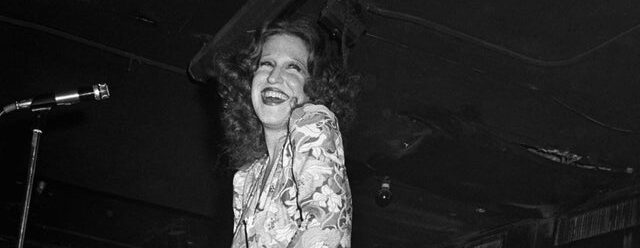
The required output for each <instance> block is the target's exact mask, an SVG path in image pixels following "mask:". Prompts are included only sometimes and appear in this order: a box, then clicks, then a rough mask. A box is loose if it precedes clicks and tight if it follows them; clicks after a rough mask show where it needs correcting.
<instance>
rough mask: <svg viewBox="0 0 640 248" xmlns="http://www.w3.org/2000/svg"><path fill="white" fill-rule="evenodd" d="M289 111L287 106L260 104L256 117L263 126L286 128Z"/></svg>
mask: <svg viewBox="0 0 640 248" xmlns="http://www.w3.org/2000/svg"><path fill="white" fill-rule="evenodd" d="M289 111H290V109H289V108H288V107H287V106H264V105H263V106H262V107H261V108H260V110H259V111H257V114H258V117H259V118H260V121H261V122H262V125H264V126H265V127H280V126H283V127H285V128H286V124H287V123H288V121H289Z"/></svg>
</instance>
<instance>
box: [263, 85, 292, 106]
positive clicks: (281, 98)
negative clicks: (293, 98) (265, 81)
mask: <svg viewBox="0 0 640 248" xmlns="http://www.w3.org/2000/svg"><path fill="white" fill-rule="evenodd" d="M260 93H261V96H262V102H263V103H264V104H266V105H277V104H281V103H283V102H285V101H287V100H289V96H288V95H287V94H285V93H284V92H282V91H281V90H279V89H276V88H273V87H267V88H264V89H263V90H262V92H260Z"/></svg>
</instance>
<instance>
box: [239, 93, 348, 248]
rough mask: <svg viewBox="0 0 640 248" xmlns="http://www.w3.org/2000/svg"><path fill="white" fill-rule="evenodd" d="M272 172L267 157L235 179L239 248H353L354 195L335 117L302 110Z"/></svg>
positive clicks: (313, 109)
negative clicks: (352, 198) (352, 219)
mask: <svg viewBox="0 0 640 248" xmlns="http://www.w3.org/2000/svg"><path fill="white" fill-rule="evenodd" d="M276 154H277V157H276V160H274V161H275V163H273V165H272V166H270V165H269V163H268V159H267V158H266V157H264V158H262V159H259V160H257V161H255V162H254V163H253V164H251V165H250V166H248V167H245V168H243V169H240V170H239V171H238V172H236V174H235V176H234V178H233V213H234V217H235V218H234V237H233V243H232V246H231V247H232V248H238V247H260V248H262V247H305V248H321V247H342V248H346V247H350V246H351V216H352V209H351V190H350V188H349V181H348V179H347V173H346V168H345V166H344V152H343V147H342V138H341V136H340V131H339V129H338V123H337V121H336V118H335V116H334V114H333V113H332V112H331V111H329V109H327V108H326V107H324V106H322V105H312V104H306V105H304V106H303V107H300V108H297V109H295V110H294V111H293V113H292V114H291V117H290V120H289V133H288V135H287V137H286V139H285V140H284V144H283V146H282V147H281V148H280V150H279V151H278V152H277V153H276Z"/></svg>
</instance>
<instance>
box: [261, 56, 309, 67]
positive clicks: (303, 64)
mask: <svg viewBox="0 0 640 248" xmlns="http://www.w3.org/2000/svg"><path fill="white" fill-rule="evenodd" d="M270 55H271V54H270V53H263V54H262V56H260V59H259V60H262V59H263V58H264V57H269V56H270ZM291 59H292V60H294V61H296V62H298V63H300V65H302V66H304V69H305V70H309V69H308V68H307V63H306V62H303V61H302V60H300V59H298V58H293V57H292V58H291Z"/></svg>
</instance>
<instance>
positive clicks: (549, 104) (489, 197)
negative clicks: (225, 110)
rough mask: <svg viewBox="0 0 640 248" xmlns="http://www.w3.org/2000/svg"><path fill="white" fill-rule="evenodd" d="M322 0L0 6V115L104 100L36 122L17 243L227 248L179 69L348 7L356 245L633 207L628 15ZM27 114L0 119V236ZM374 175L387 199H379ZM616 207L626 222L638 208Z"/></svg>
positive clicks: (531, 234)
mask: <svg viewBox="0 0 640 248" xmlns="http://www.w3.org/2000/svg"><path fill="white" fill-rule="evenodd" d="M336 2H338V3H345V2H343V1H293V0H289V1H247V2H243V1H197V0H191V1H161V2H159V1H146V0H136V1H127V2H109V1H100V0H82V1H80V0H79V1H67V2H59V1H45V0H40V1H4V2H3V3H1V4H0V16H1V19H2V20H1V22H0V32H1V33H2V35H1V37H2V38H1V39H0V45H1V47H2V53H1V54H2V58H3V59H2V60H1V61H2V67H1V68H2V70H0V104H1V105H3V106H4V105H5V104H8V103H11V102H12V101H16V100H21V99H26V98H29V97H33V96H35V95H38V94H40V93H47V92H56V91H60V90H65V89H73V88H76V87H80V86H89V85H92V84H97V83H108V85H109V88H110V91H111V98H110V99H108V100H105V101H100V102H89V103H82V104H77V105H73V106H68V107H60V108H56V109H54V110H53V111H52V112H51V113H50V114H49V115H48V117H47V124H46V126H45V128H44V134H43V139H42V143H41V147H40V148H41V149H40V157H39V161H38V171H37V173H38V175H37V180H36V183H39V182H45V183H46V186H45V187H44V188H43V189H44V190H40V191H38V192H36V194H35V195H34V203H33V204H34V206H33V209H32V216H31V221H32V222H30V229H29V230H30V232H29V233H28V237H30V242H31V243H29V244H30V245H32V246H35V247H37V246H40V247H43V246H44V247H101V246H102V247H122V246H124V247H184V246H191V247H225V246H228V245H227V244H228V242H229V240H230V238H231V235H232V234H231V219H232V213H231V199H230V196H231V181H230V180H231V175H232V171H228V170H217V169H216V168H218V166H216V165H217V164H221V163H222V164H223V163H225V160H224V157H221V156H220V153H219V147H218V145H219V142H220V132H221V130H220V129H219V127H218V119H219V117H218V114H217V113H218V110H217V99H216V96H215V93H214V92H213V91H212V89H213V88H215V81H209V82H208V83H204V82H198V81H199V80H201V79H203V78H206V73H204V74H197V75H191V76H192V77H191V78H190V76H189V75H188V73H187V68H188V66H189V63H190V62H192V61H191V60H192V58H194V56H195V55H196V54H198V52H199V51H201V52H202V54H205V56H204V57H203V58H205V59H204V60H194V61H193V62H192V65H193V66H194V67H192V68H196V69H197V68H200V67H199V66H205V67H206V58H207V56H206V55H207V54H210V53H211V51H213V48H214V47H215V46H217V45H220V44H228V43H230V42H235V41H237V40H238V39H239V38H238V37H241V36H242V34H246V33H247V31H249V30H251V29H253V28H254V27H256V26H257V25H258V24H259V23H261V22H262V21H264V20H266V19H269V18H273V17H275V16H278V15H296V16H300V15H303V16H309V17H312V18H319V19H321V20H323V21H324V24H325V25H327V23H334V24H335V23H338V24H337V26H335V27H338V28H343V27H344V26H341V25H342V22H344V19H341V18H339V17H338V18H335V17H332V14H331V13H333V14H336V13H338V14H337V15H338V16H339V13H345V12H343V11H347V12H349V13H353V15H354V16H355V18H356V19H357V22H358V23H360V24H362V26H363V27H364V29H365V30H366V32H364V33H360V32H352V33H349V35H352V36H353V37H354V42H353V43H354V45H353V46H350V47H345V49H344V50H343V51H344V52H345V55H348V64H349V65H350V68H351V69H353V70H354V71H356V72H358V73H359V75H360V77H361V84H362V92H361V96H360V98H359V100H358V107H359V113H358V121H357V123H356V124H355V125H354V128H353V129H352V130H350V131H348V132H345V133H344V135H345V142H346V149H347V150H346V152H347V160H348V161H347V162H348V163H347V164H348V165H347V167H348V170H349V172H348V173H349V178H350V180H351V187H352V190H353V193H354V206H355V212H354V225H355V226H354V233H353V243H354V247H450V246H451V247H476V246H475V245H482V244H483V242H490V241H491V240H500V243H501V244H502V245H503V246H504V247H551V246H553V244H554V242H555V239H556V236H557V235H558V233H559V232H560V231H559V230H560V229H561V228H559V227H562V228H564V227H563V225H562V224H561V223H565V222H566V220H569V219H571V218H573V217H576V216H581V214H587V215H588V214H589V213H591V212H590V211H593V210H597V209H603V208H607V207H611V206H617V205H615V204H619V203H621V202H622V203H625V202H632V203H633V202H634V201H636V200H637V195H638V190H637V187H636V186H637V176H636V175H637V171H638V169H639V168H638V164H639V163H640V156H639V155H638V154H639V153H638V147H639V145H640V139H639V138H638V130H640V100H638V99H639V98H638V96H637V94H638V92H639V87H638V79H640V74H639V72H640V70H638V62H640V53H639V51H640V36H639V34H638V32H637V30H636V29H637V28H638V25H639V23H640V4H638V3H636V2H635V1H608V2H602V1H595V0H594V1H589V0H587V1H580V2H577V1H517V2H514V1H506V0H505V1H493V2H464V1H436V0H434V1H420V0H416V1H376V0H372V1H349V5H347V6H350V7H351V8H352V9H347V10H345V9H344V8H343V7H344V6H343V5H340V4H338V5H335V3H336ZM242 6H244V7H242ZM336 6H338V7H336ZM327 13H329V14H327ZM234 16H235V17H234ZM232 17H233V18H232ZM320 17H321V18H320ZM327 20H330V21H335V22H327ZM336 20H337V21H336ZM351 28H352V29H353V30H355V26H351ZM60 32H63V33H60ZM216 34H217V35H216ZM337 37H340V36H337ZM335 42H339V41H338V40H336V41H335ZM205 44H207V45H206V46H204V45H205ZM203 46H204V49H203V50H200V49H201V48H202V47H203ZM192 72H196V73H197V70H192ZM194 76H195V78H193V77H194ZM203 81H204V80H203ZM33 117H34V114H32V113H30V112H28V111H16V112H12V113H10V114H7V115H3V116H2V117H0V165H1V167H0V168H1V173H0V182H1V183H2V186H1V187H2V188H3V189H6V190H5V192H7V193H3V194H5V195H4V197H2V199H3V205H2V207H3V210H4V211H3V212H4V213H5V215H4V216H3V219H2V220H1V222H2V223H4V225H3V226H2V236H1V237H0V241H3V242H4V241H6V242H7V243H10V242H12V241H14V240H15V236H16V234H17V224H18V220H19V216H20V214H19V211H20V207H21V205H20V204H21V201H22V197H23V193H24V188H23V187H24V185H25V179H26V168H27V162H28V152H29V143H30V137H31V130H30V129H31V126H32V125H33ZM531 149H546V150H547V151H557V152H558V153H562V152H567V153H569V154H576V155H579V156H581V159H580V160H579V161H578V163H560V162H555V161H552V160H550V159H547V158H544V157H543V156H540V155H539V154H538V155H537V154H535V153H532V152H531ZM385 176H388V177H389V178H390V179H391V182H392V183H391V185H392V186H391V187H392V192H393V199H392V201H391V204H390V205H388V206H386V207H381V206H379V205H377V204H376V203H375V201H374V199H375V198H376V195H377V192H378V190H379V188H380V183H381V181H382V179H383V178H384V177H385ZM629 204H631V203H629ZM634 204H635V203H634ZM629 206H634V207H630V208H629V209H630V210H628V211H627V210H625V211H627V212H624V213H625V214H627V215H628V216H640V213H638V211H640V208H639V207H638V205H629ZM614 212H615V211H614ZM627 215H624V214H621V216H627ZM609 217H611V218H609ZM613 217H615V216H614V214H612V215H611V216H608V218H609V219H611V220H613V219H614V218H613ZM603 218H604V217H603ZM620 218H622V217H620ZM629 218H631V217H629ZM634 218H635V217H634ZM563 221H565V222H563ZM638 223H640V220H638V219H637V218H636V219H629V222H627V224H625V225H623V226H622V227H621V228H619V229H606V228H605V229H602V227H601V226H600V227H599V226H598V225H596V224H593V225H591V224H584V225H585V226H587V227H585V228H586V229H585V230H592V233H596V234H593V235H586V236H580V237H579V238H577V239H576V240H577V242H573V241H569V242H568V244H564V246H566V247H592V246H587V245H588V244H589V243H591V244H593V242H596V241H597V242H600V243H609V244H613V243H615V244H616V246H618V247H627V246H624V242H623V240H632V241H633V242H636V243H637V235H638V234H637V227H636V226H637V224H638ZM569 226H570V225H569ZM567 228H568V229H569V230H573V229H571V228H574V227H567ZM598 228H600V229H598ZM603 230H604V231H603ZM607 233H608V234H607ZM633 233H636V234H635V237H636V238H635V239H634V236H633V235H631V234H633ZM605 234H607V235H605ZM629 235H631V236H629ZM594 237H595V239H597V240H596V241H594ZM598 238H600V239H598ZM591 241H593V242H591ZM496 242H498V241H496ZM597 242H596V243H597ZM629 242H631V241H629ZM633 242H632V243H633ZM634 244H635V243H634ZM559 245H561V244H559Z"/></svg>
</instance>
